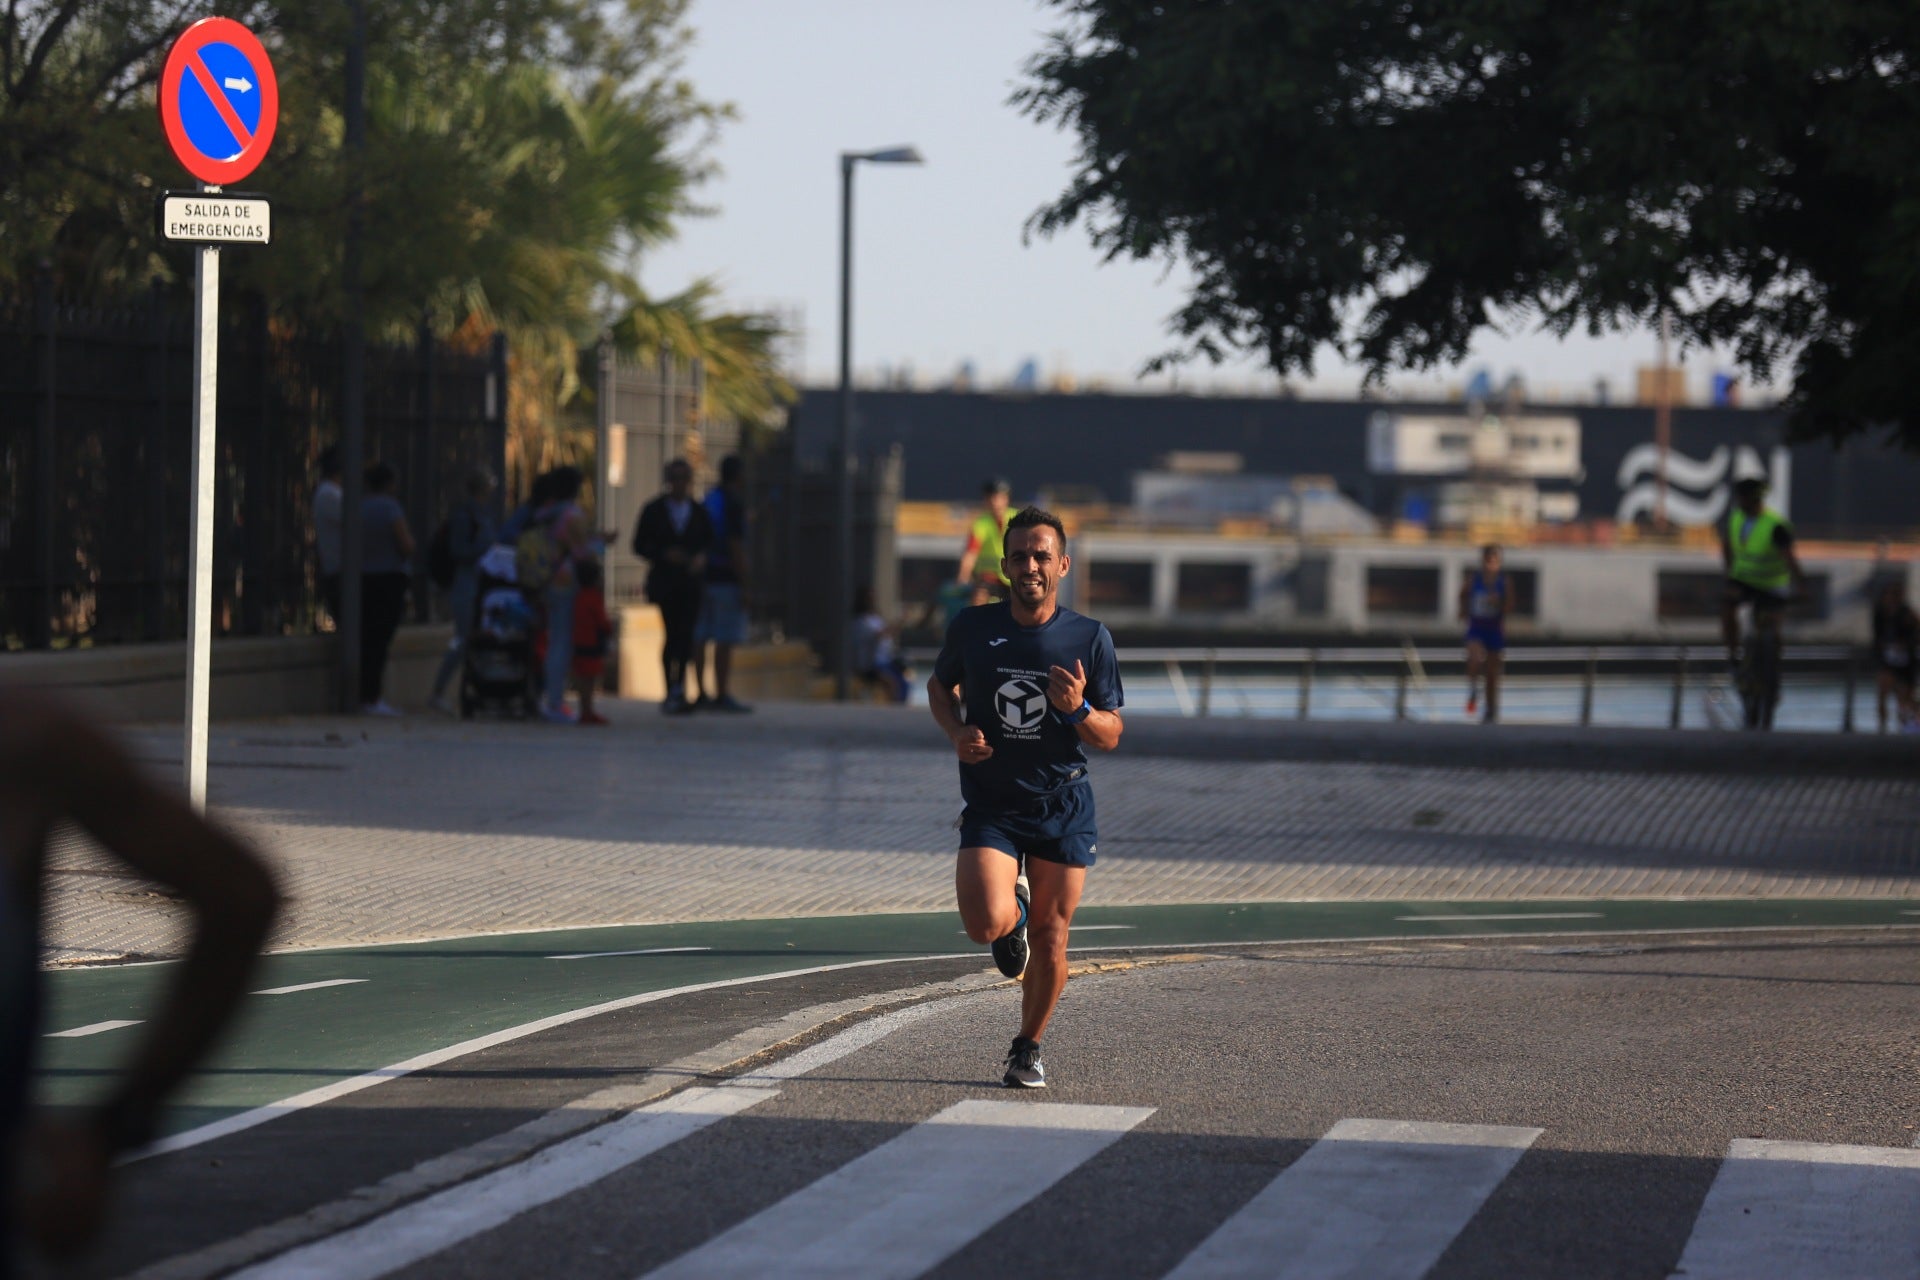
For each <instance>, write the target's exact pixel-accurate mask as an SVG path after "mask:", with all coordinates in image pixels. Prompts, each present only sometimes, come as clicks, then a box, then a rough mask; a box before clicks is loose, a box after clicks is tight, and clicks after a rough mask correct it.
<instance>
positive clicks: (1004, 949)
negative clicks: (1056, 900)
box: [993, 874, 1033, 978]
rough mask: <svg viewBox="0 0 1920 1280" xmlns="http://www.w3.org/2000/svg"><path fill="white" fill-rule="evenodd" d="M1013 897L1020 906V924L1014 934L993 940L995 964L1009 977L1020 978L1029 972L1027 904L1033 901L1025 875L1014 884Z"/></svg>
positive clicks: (1016, 926)
mask: <svg viewBox="0 0 1920 1280" xmlns="http://www.w3.org/2000/svg"><path fill="white" fill-rule="evenodd" d="M1013 896H1014V899H1015V900H1016V901H1017V902H1019V904H1020V923H1019V924H1017V925H1015V926H1014V927H1013V932H1012V933H1009V934H1007V935H1006V936H1005V937H1003V938H995V939H994V940H993V963H994V965H995V967H997V968H998V969H999V970H1000V972H1001V973H1004V974H1005V975H1007V977H1009V978H1018V977H1020V976H1021V975H1022V974H1024V973H1026V971H1027V904H1028V903H1030V902H1032V901H1033V894H1032V891H1031V890H1029V889H1028V888H1027V877H1026V876H1025V875H1024V874H1023V875H1022V876H1021V877H1020V878H1019V879H1018V880H1015V881H1014V882H1013Z"/></svg>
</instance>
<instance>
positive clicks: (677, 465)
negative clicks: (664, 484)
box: [660, 458, 693, 483]
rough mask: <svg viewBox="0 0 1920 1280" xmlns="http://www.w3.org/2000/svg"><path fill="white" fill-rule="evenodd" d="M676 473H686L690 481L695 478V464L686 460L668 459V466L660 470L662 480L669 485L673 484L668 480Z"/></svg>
mask: <svg viewBox="0 0 1920 1280" xmlns="http://www.w3.org/2000/svg"><path fill="white" fill-rule="evenodd" d="M675 471H684V472H686V473H687V478H688V479H689V480H691V479H692V478H693V464H692V463H691V462H688V461H687V460H686V459H685V458H669V459H667V465H666V466H664V467H662V468H660V478H661V479H662V480H667V481H668V483H672V481H671V480H670V479H668V478H669V477H670V476H672V475H673V473H674V472H675Z"/></svg>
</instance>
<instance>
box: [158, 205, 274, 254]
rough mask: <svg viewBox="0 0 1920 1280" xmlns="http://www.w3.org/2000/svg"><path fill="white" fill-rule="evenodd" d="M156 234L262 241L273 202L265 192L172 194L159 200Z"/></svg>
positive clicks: (269, 232)
mask: <svg viewBox="0 0 1920 1280" xmlns="http://www.w3.org/2000/svg"><path fill="white" fill-rule="evenodd" d="M160 238H161V239H163V240H173V241H180V242H185V243H189V244H266V243H268V242H269V241H270V240H272V239H273V206H272V204H271V203H270V202H269V201H268V200H267V198H266V197H265V196H210V195H200V194H192V195H187V194H182V195H175V194H173V193H171V192H169V193H168V194H167V195H166V196H164V197H162V199H161V201H160Z"/></svg>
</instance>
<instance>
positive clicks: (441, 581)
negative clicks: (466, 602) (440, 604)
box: [427, 516, 454, 591]
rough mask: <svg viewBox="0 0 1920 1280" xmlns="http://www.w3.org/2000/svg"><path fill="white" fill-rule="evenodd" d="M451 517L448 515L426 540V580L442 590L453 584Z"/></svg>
mask: <svg viewBox="0 0 1920 1280" xmlns="http://www.w3.org/2000/svg"><path fill="white" fill-rule="evenodd" d="M453 574H454V563H453V517H452V516H448V517H447V518H446V519H445V520H442V521H441V522H440V527H439V528H438V529H435V530H434V531H433V537H431V538H429V539H428V540H427V581H429V582H431V583H433V585H434V586H436V587H439V588H440V589H441V590H442V591H445V590H446V589H447V588H449V587H451V586H452V585H453Z"/></svg>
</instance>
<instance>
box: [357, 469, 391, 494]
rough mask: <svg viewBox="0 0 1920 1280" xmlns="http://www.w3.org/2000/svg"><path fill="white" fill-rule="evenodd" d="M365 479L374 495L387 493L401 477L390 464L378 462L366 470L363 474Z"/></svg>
mask: <svg viewBox="0 0 1920 1280" xmlns="http://www.w3.org/2000/svg"><path fill="white" fill-rule="evenodd" d="M363 478H364V479H365V481H366V486H367V488H368V489H370V490H372V491H373V492H374V493H385V492H386V491H387V490H388V489H391V488H392V487H393V482H394V481H395V480H397V479H399V478H400V477H399V475H398V474H397V473H396V472H395V471H394V469H393V467H392V466H390V465H389V464H387V463H385V462H376V463H373V464H372V465H370V466H369V467H368V468H367V469H366V471H365V472H364V473H363Z"/></svg>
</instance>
